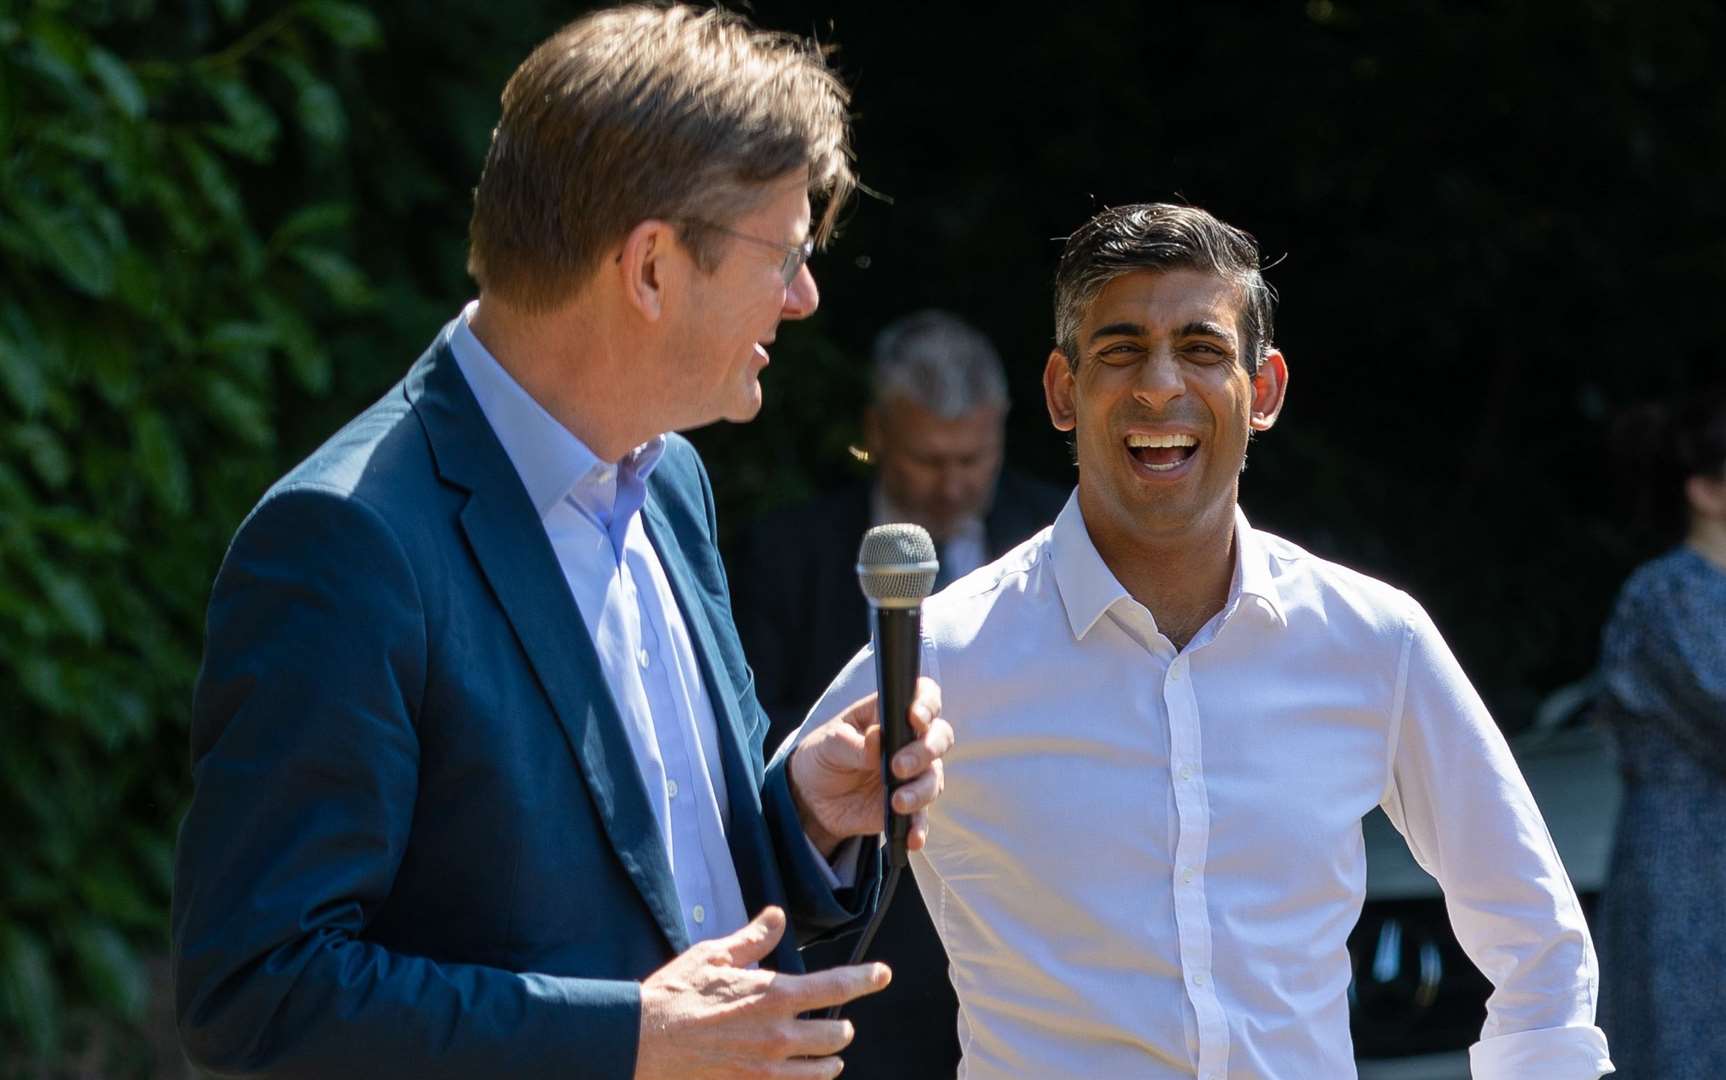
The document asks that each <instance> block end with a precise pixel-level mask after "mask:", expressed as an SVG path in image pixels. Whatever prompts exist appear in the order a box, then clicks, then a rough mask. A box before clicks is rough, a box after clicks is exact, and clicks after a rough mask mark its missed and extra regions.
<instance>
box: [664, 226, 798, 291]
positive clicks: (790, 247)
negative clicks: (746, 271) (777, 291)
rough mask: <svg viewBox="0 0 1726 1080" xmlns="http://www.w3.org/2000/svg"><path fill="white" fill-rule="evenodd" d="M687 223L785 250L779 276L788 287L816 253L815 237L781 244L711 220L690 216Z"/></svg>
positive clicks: (778, 249)
mask: <svg viewBox="0 0 1726 1080" xmlns="http://www.w3.org/2000/svg"><path fill="white" fill-rule="evenodd" d="M685 224H687V225H697V226H700V227H701V228H703V229H712V230H713V231H714V232H717V233H724V234H725V235H726V236H734V237H736V238H737V239H739V240H747V241H749V242H750V243H751V244H760V245H761V246H762V247H770V248H773V249H775V250H777V251H783V252H784V253H785V261H784V262H782V263H780V264H779V277H780V279H781V280H783V281H784V282H785V287H786V288H790V287H791V283H792V282H793V281H795V280H797V271H799V270H801V269H803V264H804V263H806V262H808V261H809V256H811V255H813V254H815V239H814V238H813V237H810V238H809V239H806V240H804V241H803V242H802V243H801V244H781V243H780V242H779V241H777V240H763V239H762V238H761V237H759V236H750V235H749V234H748V233H741V232H738V231H737V230H736V229H728V228H726V227H725V226H723V225H715V224H714V223H713V222H711V221H702V220H701V219H700V218H690V219H688V220H687V221H686V222H685Z"/></svg>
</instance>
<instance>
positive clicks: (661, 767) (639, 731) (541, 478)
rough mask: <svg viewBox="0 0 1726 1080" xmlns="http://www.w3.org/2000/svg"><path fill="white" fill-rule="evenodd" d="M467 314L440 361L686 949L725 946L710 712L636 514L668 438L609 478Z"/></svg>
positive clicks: (732, 921)
mask: <svg viewBox="0 0 1726 1080" xmlns="http://www.w3.org/2000/svg"><path fill="white" fill-rule="evenodd" d="M472 313H473V307H472V305H469V306H468V308H467V310H466V311H464V312H463V313H462V317H461V318H460V319H458V320H456V323H455V325H454V328H453V329H452V331H451V333H450V350H451V351H452V352H453V353H454V354H455V359H456V364H457V365H458V366H459V367H460V368H461V373H462V376H463V378H465V379H466V380H467V384H468V387H469V388H470V389H472V391H473V395H474V398H475V400H476V401H478V403H479V408H480V412H481V413H483V414H484V415H485V418H486V422H487V423H489V424H490V425H491V429H492V431H494V432H495V433H496V434H497V437H498V441H499V442H501V443H502V444H503V448H504V452H505V453H507V454H508V455H509V459H510V461H511V462H512V463H513V464H514V465H515V469H516V472H517V474H519V475H520V477H521V480H522V484H523V486H525V487H526V489H527V494H528V497H529V498H530V499H531V500H532V501H533V505H534V509H535V510H537V511H538V512H539V516H540V521H541V523H542V524H543V525H544V526H545V531H546V535H547V536H548V537H549V538H550V539H551V547H552V551H553V552H554V553H555V554H556V555H557V562H558V566H559V567H560V568H562V570H563V577H564V581H565V583H566V584H567V585H568V586H569V591H570V594H571V595H572V596H573V597H574V599H575V603H576V606H577V607H578V608H579V609H580V610H581V618H582V621H583V622H585V623H586V624H587V632H588V634H589V636H591V637H592V639H593V644H594V648H595V650H596V651H597V652H598V654H599V667H600V670H601V671H602V672H604V674H605V682H606V685H607V686H608V687H609V688H610V690H611V695H612V698H613V700H614V701H615V702H616V703H617V709H618V713H619V715H620V716H621V717H622V718H623V729H624V732H625V734H626V735H627V736H628V738H629V746H630V749H631V750H632V751H633V752H634V756H635V762H636V765H637V766H638V767H639V768H640V770H641V776H642V780H643V782H644V783H645V784H646V788H647V797H648V801H649V802H650V803H651V804H652V806H653V816H654V819H655V820H656V822H657V823H658V825H659V833H660V837H661V839H663V840H664V841H665V850H666V853H667V854H668V855H670V857H671V872H672V877H673V878H674V879H675V881H676V883H677V897H678V901H679V907H680V909H681V911H682V913H683V928H684V930H686V931H687V932H688V934H689V940H690V941H691V942H696V941H703V940H706V939H707V938H714V937H721V936H723V935H726V934H729V933H731V932H732V931H734V930H736V929H738V928H739V927H741V926H743V925H744V924H745V923H747V922H748V921H749V913H748V911H747V910H746V909H745V907H744V903H743V894H742V891H741V889H740V887H739V886H738V883H737V869H736V867H735V866H734V865H733V864H732V861H731V848H730V847H729V846H728V845H727V843H726V839H725V828H726V825H727V823H728V817H729V813H730V811H729V803H728V800H727V798H726V791H725V772H724V767H723V763H722V762H721V761H720V759H719V743H718V735H719V733H718V727H717V724H716V722H715V720H714V717H713V703H712V702H711V701H710V700H708V697H707V687H706V684H705V682H704V681H703V680H702V677H701V666H700V664H699V663H698V662H697V661H696V658H695V647H694V645H693V644H691V642H690V638H689V629H688V627H687V626H685V625H684V622H683V614H682V612H681V611H680V610H679V609H678V606H677V597H676V595H675V594H674V593H673V592H672V591H671V583H670V582H669V581H668V580H667V579H666V576H665V570H664V568H663V567H662V566H661V565H660V563H659V556H658V554H657V553H655V552H654V550H653V545H652V544H651V543H649V542H648V539H647V532H646V530H645V529H644V528H643V527H642V524H641V514H640V513H639V512H638V511H640V509H641V505H642V502H643V500H644V499H645V497H646V483H647V477H648V476H649V474H651V473H652V471H653V467H654V466H655V465H656V464H657V463H658V461H659V458H660V455H661V454H662V453H663V452H664V449H665V438H664V436H660V437H658V438H655V439H653V440H651V441H649V442H647V443H645V444H643V445H642V446H639V447H636V448H635V449H634V450H633V451H631V452H630V453H629V454H627V455H625V456H624V458H623V460H622V461H620V462H618V463H617V464H616V465H612V464H610V463H608V462H605V461H602V460H600V458H599V457H597V456H596V455H595V454H594V453H593V451H592V450H590V449H588V448H587V446H586V445H585V444H583V443H582V441H581V440H580V439H578V438H576V437H575V435H574V434H572V433H571V432H570V430H569V429H568V428H566V427H564V426H563V425H562V424H560V423H558V422H557V420H555V419H554V418H553V417H552V416H551V414H550V413H548V412H546V411H545V409H544V408H543V407H541V406H540V404H539V403H538V402H537V401H535V400H533V398H532V397H531V396H529V395H528V393H527V391H526V390H523V389H522V387H521V384H520V383H518V382H516V381H515V379H514V378H513V377H511V376H510V374H509V373H508V372H507V371H505V370H504V369H503V367H502V365H500V364H499V363H498V362H497V360H496V359H495V358H494V357H493V356H492V355H491V353H489V352H488V351H487V350H486V348H485V346H484V345H483V344H481V343H480V341H479V339H478V338H476V337H475V336H474V334H473V331H472V330H471V329H469V327H468V319H469V318H470V317H471V316H472ZM547 887H550V885H549V884H548V886H547Z"/></svg>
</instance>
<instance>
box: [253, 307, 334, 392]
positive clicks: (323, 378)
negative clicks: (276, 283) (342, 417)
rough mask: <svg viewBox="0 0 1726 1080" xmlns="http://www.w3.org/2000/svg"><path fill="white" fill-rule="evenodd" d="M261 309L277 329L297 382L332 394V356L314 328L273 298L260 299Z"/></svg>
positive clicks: (277, 334) (314, 390)
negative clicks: (329, 391) (314, 331)
mask: <svg viewBox="0 0 1726 1080" xmlns="http://www.w3.org/2000/svg"><path fill="white" fill-rule="evenodd" d="M258 306H259V307H260V308H261V309H262V310H263V312H264V315H265V317H266V318H268V319H269V320H270V325H271V326H272V327H274V328H275V333H276V338H277V340H278V341H279V342H280V344H281V347H282V349H283V351H285V352H286V353H287V357H288V370H289V371H291V372H292V373H293V376H294V380H295V381H296V382H298V383H299V384H300V385H301V386H303V387H305V388H306V389H307V390H309V391H311V392H312V393H314V394H322V393H324V392H326V391H327V390H329V387H330V377H331V374H332V370H331V364H330V354H329V352H328V351H327V350H325V349H324V347H323V344H322V343H321V342H320V341H319V340H318V336H317V334H315V333H313V331H312V328H311V327H310V326H308V325H306V321H305V320H304V319H302V318H300V316H299V313H298V312H296V311H294V310H293V309H292V308H291V307H289V306H288V305H287V304H284V303H282V302H281V301H279V300H277V299H275V298H274V297H272V296H268V295H265V296H263V297H260V298H259V301H258Z"/></svg>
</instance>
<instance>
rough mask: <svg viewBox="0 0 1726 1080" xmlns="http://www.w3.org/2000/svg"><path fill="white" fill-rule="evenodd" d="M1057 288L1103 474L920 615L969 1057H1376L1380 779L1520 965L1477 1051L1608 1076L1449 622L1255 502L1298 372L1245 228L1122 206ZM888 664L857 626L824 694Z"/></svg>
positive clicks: (1491, 729) (1061, 389) (1317, 1062)
mask: <svg viewBox="0 0 1726 1080" xmlns="http://www.w3.org/2000/svg"><path fill="white" fill-rule="evenodd" d="M1055 290H1056V300H1055V321H1056V342H1057V347H1056V348H1055V350H1054V351H1053V352H1052V353H1051V354H1050V356H1049V361H1048V365H1047V368H1046V370H1045V372H1044V376H1043V382H1044V389H1045V392H1046V395H1047V399H1048V407H1049V414H1050V417H1051V418H1052V420H1053V421H1054V425H1055V427H1057V428H1059V429H1060V430H1062V431H1069V432H1072V433H1073V435H1074V442H1075V445H1076V448H1077V454H1078V465H1079V483H1078V488H1077V491H1076V492H1075V494H1074V495H1073V497H1072V498H1071V499H1069V501H1068V502H1067V506H1066V509H1065V510H1064V511H1062V513H1061V515H1060V517H1059V518H1058V519H1057V520H1056V522H1055V523H1054V525H1053V526H1052V527H1050V528H1048V529H1045V530H1044V531H1043V532H1041V533H1040V534H1038V535H1037V536H1035V537H1033V538H1032V539H1030V540H1028V541H1026V542H1025V543H1024V544H1023V545H1021V546H1020V547H1018V548H1016V549H1015V550H1013V551H1012V552H1010V553H1008V554H1007V555H1005V556H1004V557H1002V558H1001V559H999V560H997V561H996V562H994V563H992V564H990V565H988V566H986V567H984V568H982V569H980V570H978V571H976V572H975V573H973V574H970V575H969V576H967V577H965V578H963V579H961V580H959V581H958V582H956V583H954V584H953V585H952V586H951V587H950V588H948V589H947V590H945V591H944V592H942V593H941V594H939V595H938V596H936V597H935V598H934V599H932V600H931V601H929V602H928V603H927V604H926V605H925V607H924V615H923V618H924V622H923V630H924V636H925V644H924V665H925V668H926V671H927V673H928V674H930V675H933V676H934V677H936V678H937V679H938V681H939V682H940V683H941V685H942V686H943V687H945V700H946V703H947V708H946V714H947V717H948V719H949V720H950V722H951V723H952V725H953V727H954V729H955V730H956V732H957V734H958V740H957V744H956V749H955V750H954V751H953V752H952V753H951V754H950V755H949V756H948V758H947V775H946V793H945V795H944V796H943V798H942V799H941V801H940V802H938V803H936V804H935V808H934V810H933V811H932V814H931V827H930V832H929V842H928V845H927V847H926V848H925V849H924V850H923V851H921V852H919V853H918V854H916V855H915V856H914V857H913V867H914V870H915V873H916V877H917V884H918V886H919V888H920V889H921V890H922V892H923V894H924V898H925V900H926V901H927V903H928V906H929V911H930V913H931V914H932V915H933V916H934V918H935V922H936V925H937V927H938V929H939V930H940V932H941V937H942V939H943V940H944V942H945V943H946V946H947V952H948V955H949V957H950V958H951V962H952V969H951V973H952V978H953V982H954V985H955V987H956V988H957V990H958V995H959V1002H960V1018H959V1037H960V1041H961V1043H962V1045H963V1047H964V1050H965V1058H964V1063H963V1065H962V1066H961V1067H960V1075H961V1076H962V1077H966V1078H968V1080H997V1078H1008V1077H1012V1078H1023V1077H1037V1078H1039V1080H1054V1078H1060V1077H1071V1078H1074V1080H1080V1078H1083V1080H1094V1078H1096V1077H1127V1076H1131V1077H1144V1078H1161V1077H1192V1076H1198V1077H1201V1078H1203V1080H1225V1078H1226V1080H1239V1078H1249V1077H1250V1078H1278V1080H1282V1078H1287V1080H1296V1078H1301V1080H1307V1078H1315V1080H1337V1078H1340V1077H1352V1076H1354V1075H1355V1069H1354V1064H1353V1059H1352V1053H1351V1047H1350V1041H1349V1029H1348V1004H1347V990H1348V984H1349V960H1348V955H1347V951H1346V949H1345V942H1346V940H1347V938H1348V935H1349V931H1350V929H1351V928H1352V927H1353V926H1354V923H1355V920H1356V917H1357V916H1358V915H1359V913H1360V907H1361V903H1362V900H1363V897H1364V891H1365V882H1366V864H1365V857H1364V853H1363V849H1362V844H1361V831H1360V821H1361V818H1362V816H1363V815H1365V814H1366V813H1367V812H1368V811H1370V810H1371V809H1372V808H1373V807H1375V806H1382V807H1383V808H1384V809H1385V811H1386V812H1387V813H1388V814H1389V816H1390V819H1391V821H1393V822H1394V823H1395V824H1396V826H1397V828H1398V829H1400V830H1401V831H1402V833H1403V835H1404V836H1405V837H1406V838H1407V840H1408V844H1409V847H1410V849H1411V850H1412V851H1413V852H1414V855H1415V857H1416V858H1417V859H1418V860H1419V861H1420V863H1421V865H1423V866H1424V867H1426V868H1427V869H1428V870H1429V871H1431V872H1432V873H1433V875H1434V876H1436V877H1437V878H1438V880H1439V882H1440V883H1441V884H1442V885H1443V887H1444V892H1445V896H1446V898H1447V901H1448V903H1449V906H1450V913H1451V919H1452V922H1453V925H1454V926H1455V929H1456V933H1457V937H1458V938H1459V939H1460V941H1461V943H1462V945H1463V947H1464V948H1465V949H1466V950H1467V952H1468V954H1469V956H1470V957H1472V958H1473V960H1474V962H1475V963H1476V964H1477V965H1478V966H1479V967H1480V969H1481V970H1482V971H1483V972H1485V974H1486V975H1487V976H1488V978H1490V979H1491V980H1492V982H1493V984H1494V986H1495V988H1496V989H1495V991H1494V993H1493V994H1492V997H1491V999H1490V1000H1489V1001H1488V1005H1487V1019H1486V1025H1485V1028H1484V1030H1483V1031H1482V1033H1481V1039H1480V1041H1479V1042H1478V1043H1476V1044H1475V1046H1474V1047H1473V1048H1472V1051H1471V1055H1470V1056H1471V1064H1472V1068H1473V1073H1474V1076H1475V1077H1477V1078H1482V1080H1486V1078H1491V1080H1512V1078H1514V1080H1571V1078H1593V1077H1597V1076H1599V1075H1600V1074H1602V1073H1605V1072H1610V1071H1611V1070H1612V1065H1611V1062H1610V1061H1609V1060H1608V1058H1607V1049H1606V1040H1605V1037H1604V1036H1603V1035H1602V1034H1601V1032H1600V1030H1599V1029H1598V1028H1596V1027H1595V1026H1594V1005H1595V992H1596V983H1597V976H1596V968H1595V959H1594V950H1593V946H1592V944H1591V943H1590V941H1589V937H1588V930H1587V927H1586V926H1585V925H1584V922H1583V918H1582V912H1581V909H1580V908H1579V907H1578V905H1577V901H1576V895H1575V892H1574V891H1573V890H1572V888H1571V886H1570V882H1569V879H1568V878H1567V877H1566V876H1565V873H1564V868H1563V867H1562V866H1561V865H1560V864H1559V860H1558V855H1557V853H1556V852H1555V851H1554V849H1553V846H1552V841H1551V840H1550V838H1549V837H1548V835H1547V831H1546V827H1545V825H1544V823H1543V822H1542V821H1541V818H1540V813H1539V811H1538V810H1537V809H1536V807H1535V804H1534V801H1533V799H1532V798H1531V797H1530V795H1529V792H1528V787H1527V785H1526V784H1524V782H1523V780H1522V777H1521V775H1520V773H1519V772H1518V771H1517V768H1516V764H1515V762H1514V761H1513V760H1512V759H1511V756H1510V752H1509V750H1508V749H1507V748H1506V746H1505V742H1504V739H1503V738H1502V737H1501V736H1500V734H1499V731H1498V728H1497V727H1496V726H1495V725H1494V723H1493V721H1492V718H1491V717H1490V716H1489V715H1488V714H1487V711H1486V708H1485V706H1484V705H1483V704H1482V703H1481V701H1480V698H1479V697H1478V696H1477V695H1476V694H1475V692H1474V690H1473V688H1472V687H1471V686H1470V685H1469V683H1468V680H1467V678H1466V677H1465V676H1464V675H1463V673H1462V670H1461V669H1460V668H1459V667H1458V666H1457V663H1456V660H1455V659H1454V658H1453V657H1452V656H1451V654H1450V651H1449V649H1448V648H1446V647H1445V644H1444V642H1443V640H1442V639H1441V638H1440V637H1439V634H1438V631H1437V630H1436V629H1435V628H1434V626H1433V624H1432V622H1431V620H1430V619H1428V617H1427V615H1426V613H1425V612H1424V611H1422V610H1421V608H1420V606H1419V605H1418V604H1416V603H1415V602H1414V601H1413V600H1412V599H1411V598H1409V597H1408V596H1407V595H1406V594H1404V593H1402V592H1400V591H1398V590H1396V589H1394V588H1392V587H1390V586H1388V585H1385V584H1383V583H1382V582H1379V581H1375V580H1373V579H1371V578H1368V577H1365V576H1363V575H1361V574H1358V573H1355V572H1353V571H1351V570H1348V569H1345V568H1344V567H1341V566H1337V565H1335V564H1334V563H1329V562H1325V561H1324V560H1322V559H1318V558H1314V557H1313V556H1312V555H1309V554H1307V553H1306V552H1305V551H1302V550H1301V549H1300V548H1298V547H1296V546H1295V545H1293V544H1291V543H1289V542H1288V541H1286V540H1282V539H1280V538H1278V537H1275V536H1272V535H1270V534H1268V533H1264V532H1260V531H1258V530H1256V529H1254V528H1252V527H1251V526H1250V525H1248V524H1247V520H1246V517H1245V516H1244V515H1243V514H1242V513H1241V512H1240V510H1239V508H1238V507H1237V505H1236V503H1237V498H1238V493H1239V475H1240V472H1241V468H1242V464H1243V462H1244V460H1245V456H1246V449H1247V442H1248V439H1249V437H1250V434H1251V433H1252V432H1254V431H1263V430H1266V429H1268V428H1269V427H1270V426H1271V425H1272V423H1274V422H1275V420H1276V418H1277V413H1278V411H1279V410H1280V409H1281V407H1282V403H1283V395H1284V391H1285V389H1286V387H1287V385H1288V364H1287V362H1286V361H1285V360H1284V359H1283V356H1282V354H1281V353H1280V352H1278V351H1277V350H1276V349H1275V348H1274V347H1272V345H1271V309H1272V294H1271V291H1270V289H1269V287H1268V286H1267V285H1266V284H1265V282H1264V280H1263V278H1262V277H1261V276H1260V273H1259V255H1258V250H1257V246H1256V244H1255V243H1254V241H1253V240H1252V238H1251V237H1250V236H1248V235H1247V234H1245V233H1243V232H1241V231H1239V230H1237V229H1234V228H1231V227H1230V226H1228V225H1225V224H1223V223H1222V222H1219V221H1218V220H1216V219H1215V218H1214V217H1212V216H1211V215H1209V214H1207V213H1205V212H1204V211H1202V210H1198V209H1195V208H1192V207H1181V206H1170V205H1163V204H1156V205H1137V206H1127V207H1122V208H1118V209H1112V210H1107V211H1104V212H1103V213H1101V214H1099V215H1097V216H1096V217H1095V218H1093V219H1092V220H1091V221H1089V222H1087V223H1086V224H1085V225H1084V227H1083V228H1081V229H1080V230H1079V231H1078V232H1076V233H1074V234H1073V236H1072V237H1071V238H1070V239H1069V240H1068V242H1067V247H1066V251H1065V253H1064V254H1063V256H1062V258H1061V264H1060V268H1059V270H1058V271H1057V275H1056V283H1055ZM873 688H874V672H873V664H872V659H871V656H870V654H869V652H868V650H865V651H864V652H863V653H862V654H860V655H859V656H858V657H857V659H855V660H854V661H853V662H852V663H851V665H850V666H849V667H848V668H847V669H846V670H845V671H844V672H843V673H842V674H841V675H840V677H839V679H838V680H837V681H836V682H835V684H834V685H833V687H832V688H830V689H829V691H828V694H827V696H826V698H824V699H823V701H822V702H821V703H820V704H818V705H817V706H816V707H815V709H814V710H813V713H812V715H814V716H817V717H820V716H825V715H827V714H829V713H830V712H832V711H833V708H834V705H835V703H836V702H847V701H851V700H853V699H855V698H858V697H861V696H863V695H864V694H865V693H867V692H868V691H869V690H872V689H873Z"/></svg>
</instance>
